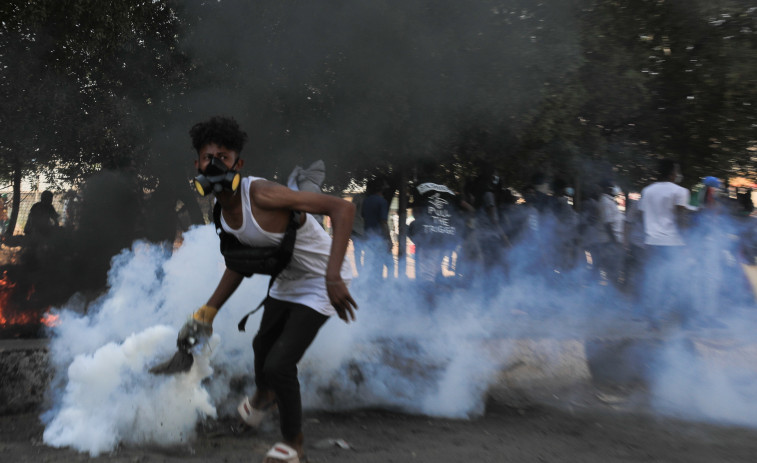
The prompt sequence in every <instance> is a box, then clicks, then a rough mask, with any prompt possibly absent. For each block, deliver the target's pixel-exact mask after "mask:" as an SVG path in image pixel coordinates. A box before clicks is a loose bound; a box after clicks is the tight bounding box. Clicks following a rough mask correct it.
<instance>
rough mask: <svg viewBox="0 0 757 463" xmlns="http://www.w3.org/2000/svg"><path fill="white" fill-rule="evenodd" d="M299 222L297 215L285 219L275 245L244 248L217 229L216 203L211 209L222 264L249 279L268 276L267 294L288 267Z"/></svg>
mask: <svg viewBox="0 0 757 463" xmlns="http://www.w3.org/2000/svg"><path fill="white" fill-rule="evenodd" d="M299 222H300V213H299V212H297V211H292V213H291V215H290V217H289V223H288V224H287V228H286V231H284V237H283V238H282V239H281V243H279V244H278V246H247V245H245V244H243V243H242V242H240V241H239V240H238V239H237V237H236V236H234V235H232V234H231V233H228V232H226V231H225V230H224V229H223V227H222V226H221V204H220V203H218V202H216V204H215V206H214V207H213V223H214V224H215V227H216V233H217V234H218V237H219V238H220V240H221V254H222V255H223V259H224V261H225V263H226V267H227V268H228V269H230V270H233V271H235V272H237V273H239V274H241V275H244V276H245V277H251V276H252V275H254V274H256V273H257V274H262V275H270V276H271V279H270V280H269V281H268V291H269V292H270V290H271V286H273V282H274V280H275V279H276V277H277V276H278V275H279V274H280V273H281V272H282V271H283V270H284V269H285V268H286V266H287V265H289V262H290V261H291V260H292V254H294V244H295V242H296V241H297V228H298V226H299ZM267 298H268V294H267V293H266V297H265V298H264V299H263V300H262V301H261V302H260V304H258V306H257V307H256V308H255V309H253V310H252V311H251V312H249V313H248V314H247V315H245V316H244V318H242V320H241V321H240V322H239V325H238V328H239V331H244V325H245V324H246V323H247V318H248V317H249V316H250V315H252V314H254V313H255V312H257V311H258V310H260V308H261V307H262V306H263V304H264V303H265V300H266V299H267Z"/></svg>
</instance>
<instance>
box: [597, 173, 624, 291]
mask: <svg viewBox="0 0 757 463" xmlns="http://www.w3.org/2000/svg"><path fill="white" fill-rule="evenodd" d="M599 188H600V191H601V195H600V200H599V221H600V223H599V228H600V230H599V234H600V236H601V241H600V243H601V244H599V246H597V251H598V252H597V255H596V256H594V254H592V259H595V257H596V259H595V262H594V264H595V267H596V268H597V269H599V270H601V271H602V272H603V273H604V275H605V278H606V279H607V280H608V281H609V282H610V283H612V284H617V283H618V277H619V275H620V265H621V259H622V254H621V250H622V248H621V245H620V244H621V243H622V242H623V214H622V213H621V212H620V209H619V208H618V203H617V202H616V201H615V196H616V195H617V193H618V191H617V189H616V187H615V185H613V184H612V182H610V181H609V180H602V181H601V182H599Z"/></svg>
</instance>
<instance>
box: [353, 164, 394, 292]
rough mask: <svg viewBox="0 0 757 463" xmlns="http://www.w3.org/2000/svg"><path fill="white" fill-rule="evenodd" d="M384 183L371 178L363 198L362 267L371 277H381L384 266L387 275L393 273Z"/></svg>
mask: <svg viewBox="0 0 757 463" xmlns="http://www.w3.org/2000/svg"><path fill="white" fill-rule="evenodd" d="M385 189H386V183H385V182H384V181H383V179H378V178H376V179H372V180H371V181H369V182H368V185H367V196H366V197H365V199H364V200H363V205H362V211H361V214H362V216H363V230H364V232H365V254H366V255H365V263H364V268H365V269H366V270H367V272H368V274H369V275H370V277H371V278H379V279H380V278H382V275H383V272H384V266H385V265H386V267H387V277H391V276H392V273H394V266H393V265H392V263H391V260H392V254H391V252H392V238H391V235H390V234H389V224H388V219H389V203H388V202H387V200H386V199H385V198H384V196H383V193H384V190H385Z"/></svg>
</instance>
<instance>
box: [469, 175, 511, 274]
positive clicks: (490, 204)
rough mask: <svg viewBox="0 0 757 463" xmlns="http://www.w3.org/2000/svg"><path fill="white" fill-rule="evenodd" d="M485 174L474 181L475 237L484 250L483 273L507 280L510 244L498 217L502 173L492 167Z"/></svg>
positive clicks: (482, 251) (482, 252)
mask: <svg viewBox="0 0 757 463" xmlns="http://www.w3.org/2000/svg"><path fill="white" fill-rule="evenodd" d="M483 170H484V171H485V172H486V173H485V174H482V175H479V176H478V177H477V178H476V180H475V181H474V185H473V191H474V192H475V193H474V202H473V207H474V208H475V210H476V218H475V234H476V238H477V240H478V243H479V247H480V249H481V257H482V264H483V270H484V272H485V274H489V275H491V274H492V273H495V274H497V275H498V276H502V277H505V278H507V274H508V272H507V265H506V262H505V255H504V253H505V248H506V247H507V246H509V244H510V243H509V241H508V238H507V235H506V234H505V231H504V229H503V227H502V223H501V220H500V216H499V212H500V211H499V207H498V206H499V204H498V203H499V199H500V192H501V191H502V187H501V185H500V178H499V174H498V172H497V171H496V170H494V171H492V169H491V168H486V167H485V168H484V169H483Z"/></svg>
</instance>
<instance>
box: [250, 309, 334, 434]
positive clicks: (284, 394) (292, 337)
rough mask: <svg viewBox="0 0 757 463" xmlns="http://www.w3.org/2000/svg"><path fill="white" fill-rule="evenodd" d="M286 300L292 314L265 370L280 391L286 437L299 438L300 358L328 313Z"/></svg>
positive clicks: (267, 361) (300, 411)
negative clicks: (298, 375)
mask: <svg viewBox="0 0 757 463" xmlns="http://www.w3.org/2000/svg"><path fill="white" fill-rule="evenodd" d="M283 304H286V305H287V306H288V314H289V316H288V317H287V320H286V323H285V326H284V328H283V330H282V331H281V334H280V335H279V336H278V338H277V339H276V342H275V343H274V344H273V345H272V347H271V349H270V351H269V352H268V355H267V356H266V358H265V363H264V364H263V367H262V372H263V376H264V378H265V384H266V385H267V386H269V387H270V388H271V389H272V390H273V391H274V392H275V394H276V401H277V404H278V407H279V418H280V421H281V434H282V437H283V438H284V440H286V441H295V440H297V439H298V436H300V433H301V431H302V399H301V397H300V382H299V380H298V379H297V362H299V361H300V359H301V358H302V356H303V355H304V354H305V351H306V350H307V348H308V347H309V346H310V344H311V343H312V342H313V339H315V336H316V334H317V333H318V330H319V329H320V328H321V326H323V324H324V323H325V322H326V320H328V317H327V316H325V315H323V314H320V313H318V312H316V311H315V310H313V309H311V308H309V307H306V306H304V305H300V304H292V303H286V302H284V303H283ZM256 362H257V360H256ZM299 438H300V439H301V437H299Z"/></svg>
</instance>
